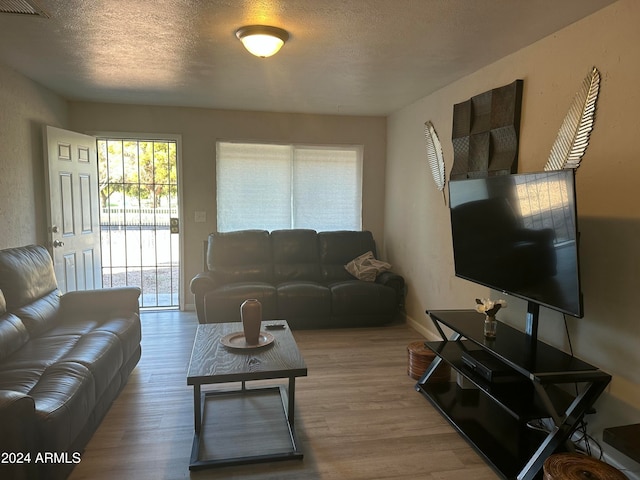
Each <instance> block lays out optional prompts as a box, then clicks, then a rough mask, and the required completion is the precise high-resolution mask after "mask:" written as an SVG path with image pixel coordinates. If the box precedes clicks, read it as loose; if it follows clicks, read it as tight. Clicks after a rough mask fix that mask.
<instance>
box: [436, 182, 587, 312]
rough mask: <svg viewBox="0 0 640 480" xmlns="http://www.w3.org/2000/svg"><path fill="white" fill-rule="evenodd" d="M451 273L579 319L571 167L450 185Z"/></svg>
mask: <svg viewBox="0 0 640 480" xmlns="http://www.w3.org/2000/svg"><path fill="white" fill-rule="evenodd" d="M449 203H450V208H451V230H452V236H453V253H454V261H455V273H456V276H458V277H461V278H464V279H466V280H470V281H472V282H475V283H479V284H481V285H485V286H487V287H490V288H492V289H495V290H499V291H501V292H503V293H506V294H509V295H514V296H517V297H520V298H523V299H525V300H528V301H529V302H533V303H535V304H538V305H542V306H545V307H549V308H551V309H554V310H557V311H560V312H563V313H567V314H570V315H573V316H576V317H582V316H583V311H582V296H581V290H580V272H579V261H578V259H579V257H578V228H577V214H576V212H577V209H576V196H575V177H574V171H573V170H558V171H551V172H540V173H525V174H515V175H498V176H493V177H488V178H477V179H465V180H454V181H451V182H450V183H449Z"/></svg>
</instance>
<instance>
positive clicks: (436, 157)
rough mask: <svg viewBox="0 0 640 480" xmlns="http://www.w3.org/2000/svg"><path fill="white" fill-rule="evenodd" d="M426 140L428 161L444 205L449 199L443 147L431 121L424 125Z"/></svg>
mask: <svg viewBox="0 0 640 480" xmlns="http://www.w3.org/2000/svg"><path fill="white" fill-rule="evenodd" d="M424 139H425V143H426V147H427V161H428V162H429V168H430V169H431V174H432V175H433V181H434V182H435V183H436V188H437V189H438V190H440V191H441V192H442V198H443V199H444V204H445V205H446V204H447V197H446V195H445V193H444V186H445V183H446V177H445V172H444V157H443V156H442V145H441V144H440V139H439V138H438V134H437V133H436V129H435V128H434V127H433V124H432V123H431V122H429V121H427V122H425V123H424Z"/></svg>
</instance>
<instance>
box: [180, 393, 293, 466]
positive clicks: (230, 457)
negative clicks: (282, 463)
mask: <svg viewBox="0 0 640 480" xmlns="http://www.w3.org/2000/svg"><path fill="white" fill-rule="evenodd" d="M287 402H288V394H287V390H286V388H285V387H284V386H283V385H279V386H273V387H267V388H243V389H242V390H232V391H208V392H203V393H202V426H201V428H200V432H195V434H194V438H193V447H192V449H191V461H190V464H189V470H200V469H205V468H214V467H226V466H231V465H244V464H250V463H261V462H273V461H279V460H293V459H302V457H303V453H302V451H301V450H300V449H299V447H298V442H297V440H296V435H295V428H294V427H293V426H292V425H291V424H290V422H289V417H288V415H287V404H288V403H287Z"/></svg>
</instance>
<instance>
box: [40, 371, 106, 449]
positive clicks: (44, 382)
mask: <svg viewBox="0 0 640 480" xmlns="http://www.w3.org/2000/svg"><path fill="white" fill-rule="evenodd" d="M95 392H96V387H95V383H94V379H93V375H92V374H91V372H89V370H88V369H87V367H85V366H84V365H80V364H79V363H75V362H63V363H56V364H54V365H52V366H51V367H49V368H47V369H46V370H45V371H44V372H43V373H42V376H41V377H40V379H39V381H38V383H37V384H36V385H35V386H34V388H33V389H32V390H31V392H29V395H30V396H31V397H32V398H33V400H34V402H35V406H36V416H37V417H39V421H38V422H36V429H37V433H38V436H39V438H40V441H41V442H42V444H41V448H42V451H51V452H55V451H58V452H59V451H68V449H69V447H71V445H72V442H73V441H74V440H75V438H76V437H77V436H78V434H79V433H80V432H81V431H82V429H83V427H84V426H85V424H86V422H87V420H88V419H89V418H90V417H91V413H92V411H93V408H94V407H95V405H96V395H95Z"/></svg>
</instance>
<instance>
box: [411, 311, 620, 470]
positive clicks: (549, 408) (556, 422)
mask: <svg viewBox="0 0 640 480" xmlns="http://www.w3.org/2000/svg"><path fill="white" fill-rule="evenodd" d="M427 313H428V314H429V316H430V318H431V320H432V321H433V323H434V325H435V327H436V329H437V330H438V332H439V333H440V335H441V337H442V341H435V342H425V346H427V347H428V348H430V349H431V350H433V351H434V352H435V354H436V358H435V359H434V361H433V362H432V363H431V365H430V366H429V367H428V368H427V370H426V372H425V373H424V375H423V376H422V378H420V380H419V381H418V383H417V384H416V390H417V391H418V392H420V393H422V394H423V395H424V396H425V397H426V398H427V399H428V400H429V401H430V402H431V403H432V404H433V406H434V407H435V408H436V409H437V410H438V411H439V412H440V413H441V414H442V415H443V416H444V417H445V418H446V419H447V420H448V421H449V422H450V423H451V424H452V425H453V426H454V427H455V428H456V430H458V432H459V433H460V434H461V435H462V436H463V437H464V438H465V439H466V440H467V441H468V442H469V443H470V444H471V445H472V446H473V447H474V448H475V449H476V450H477V451H478V453H479V454H480V455H482V457H483V458H484V459H485V460H486V461H487V462H488V463H489V465H491V467H492V468H493V469H494V470H495V471H496V472H497V473H499V474H500V475H501V476H502V477H503V478H506V479H518V480H533V479H535V478H539V477H540V472H541V469H542V465H543V463H544V461H545V459H546V458H547V457H548V456H549V455H551V454H552V453H554V452H556V451H562V450H573V444H572V443H571V440H570V439H571V435H572V434H573V432H574V431H575V429H576V428H577V427H578V425H579V423H580V421H581V420H582V418H583V417H584V415H585V414H587V413H589V411H590V410H591V408H592V406H593V404H594V402H595V401H596V400H597V399H598V397H599V396H600V394H601V393H602V392H603V391H604V389H605V387H606V386H607V384H608V383H609V382H610V381H611V376H610V375H608V374H606V373H604V372H602V371H601V370H599V369H598V368H597V367H594V366H593V365H590V364H588V363H586V362H583V361H582V360H579V359H577V358H575V357H572V356H571V355H567V354H566V353H564V352H562V351H560V350H558V349H556V348H554V347H552V346H550V345H547V344H546V343H543V342H540V341H538V340H537V339H536V338H534V337H532V336H530V335H528V334H527V333H524V332H521V331H519V330H517V329H515V328H513V327H511V326H509V325H506V324H504V323H499V325H498V333H497V336H496V338H495V339H491V340H489V339H485V338H484V334H483V324H484V321H483V320H484V316H483V315H482V314H479V313H477V312H475V311H474V310H440V311H428V312H427ZM443 327H447V328H448V329H450V330H452V332H453V333H452V334H451V336H450V337H449V338H448V337H447V336H446V335H445V334H444V330H443ZM474 350H484V352H486V353H489V354H490V355H491V359H492V360H495V361H497V362H499V364H500V366H501V367H504V368H500V371H501V375H499V376H498V375H496V376H495V378H496V380H494V381H487V375H486V372H483V373H484V374H483V375H480V374H479V373H476V372H474V370H473V369H472V368H471V367H470V365H469V362H468V360H467V361H466V363H465V362H463V360H462V357H463V352H469V351H474ZM486 353H484V354H483V355H477V356H478V357H482V356H485V355H486ZM465 357H467V358H468V357H469V356H468V355H465ZM443 361H444V362H447V363H448V364H449V365H451V367H452V369H453V371H454V372H456V374H457V376H458V381H456V379H450V381H448V382H444V383H443V382H441V381H440V382H438V381H433V380H431V381H430V379H431V376H432V374H433V372H435V370H436V368H437V367H438V365H439V364H440V362H443ZM494 368H495V366H494ZM505 371H506V374H505ZM460 383H461V385H459V384H460ZM563 384H564V385H569V386H571V385H570V384H575V390H576V394H570V393H568V391H569V389H566V388H561V386H562V385H563ZM468 387H471V388H468ZM571 390H573V386H571ZM537 419H547V423H549V428H548V429H547V431H540V430H539V429H533V428H531V423H532V422H533V421H535V420H537Z"/></svg>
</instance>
